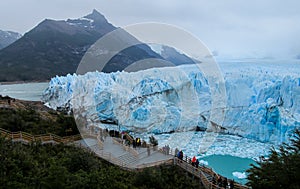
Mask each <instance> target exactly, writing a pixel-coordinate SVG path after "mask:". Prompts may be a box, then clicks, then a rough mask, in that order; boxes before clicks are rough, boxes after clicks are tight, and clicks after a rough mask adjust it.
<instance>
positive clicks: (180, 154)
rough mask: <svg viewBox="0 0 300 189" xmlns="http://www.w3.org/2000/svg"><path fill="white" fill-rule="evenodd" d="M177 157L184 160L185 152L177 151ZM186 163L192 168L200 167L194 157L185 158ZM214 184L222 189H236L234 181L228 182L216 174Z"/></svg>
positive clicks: (213, 179)
mask: <svg viewBox="0 0 300 189" xmlns="http://www.w3.org/2000/svg"><path fill="white" fill-rule="evenodd" d="M175 154H176V157H177V158H178V159H180V160H183V151H182V150H180V151H179V150H178V149H177V148H176V149H175ZM185 161H186V163H189V164H191V165H192V166H194V167H196V168H198V167H199V160H198V159H197V158H196V156H194V157H193V158H192V159H191V158H189V157H187V156H186V158H185ZM212 183H213V184H214V185H217V186H218V187H220V188H225V189H227V188H228V189H233V188H234V180H228V179H227V178H226V177H222V176H220V175H217V174H214V175H213V178H212Z"/></svg>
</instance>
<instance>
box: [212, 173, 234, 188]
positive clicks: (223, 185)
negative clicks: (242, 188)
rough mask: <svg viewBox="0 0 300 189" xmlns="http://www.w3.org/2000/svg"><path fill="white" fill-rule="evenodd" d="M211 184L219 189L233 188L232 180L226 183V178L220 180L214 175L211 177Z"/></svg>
mask: <svg viewBox="0 0 300 189" xmlns="http://www.w3.org/2000/svg"><path fill="white" fill-rule="evenodd" d="M212 183H213V184H214V185H217V186H219V187H221V188H230V189H232V188H234V181H233V180H230V181H228V180H227V178H226V177H223V178H222V177H221V176H220V175H216V174H215V175H214V176H213V180H212Z"/></svg>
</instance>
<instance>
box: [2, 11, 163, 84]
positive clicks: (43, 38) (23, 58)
mask: <svg viewBox="0 0 300 189" xmlns="http://www.w3.org/2000/svg"><path fill="white" fill-rule="evenodd" d="M115 29H116V27H115V26H113V25H112V24H110V23H109V22H108V21H107V20H106V19H105V17H104V16H103V15H102V14H100V13H99V12H97V11H96V10H93V12H92V13H91V14H89V15H87V16H84V17H82V18H79V19H68V20H59V21H56V20H50V19H45V20H44V21H42V22H41V23H39V24H38V25H37V26H36V27H35V28H33V29H32V30H31V31H29V32H28V33H26V34H25V35H24V36H23V37H22V38H20V39H19V40H18V41H16V42H15V43H13V44H11V45H10V46H8V47H7V48H5V49H3V50H1V51H0V67H1V70H0V81H45V80H49V79H50V78H51V77H54V76H56V75H66V74H68V73H74V72H76V69H77V66H78V64H79V62H80V60H81V59H82V57H83V55H84V54H85V52H86V51H87V49H88V48H89V47H90V46H91V45H92V44H93V43H94V42H96V41H97V40H98V39H99V38H100V37H102V36H103V35H105V34H106V33H108V32H111V31H113V30H115ZM123 40H126V39H123ZM152 57H160V56H159V55H157V54H156V53H154V52H153V51H152V50H151V49H150V48H149V47H148V46H145V45H140V46H134V47H131V48H128V49H125V50H124V51H122V52H121V53H119V54H118V55H116V56H115V57H113V59H112V60H111V61H110V62H109V64H108V65H106V67H105V70H104V71H106V72H111V71H117V70H122V69H123V68H124V67H126V66H128V65H129V64H130V63H132V62H134V61H136V60H138V59H141V58H152ZM110 63H111V64H110ZM116 63H118V64H117V66H116Z"/></svg>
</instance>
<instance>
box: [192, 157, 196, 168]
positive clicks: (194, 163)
mask: <svg viewBox="0 0 300 189" xmlns="http://www.w3.org/2000/svg"><path fill="white" fill-rule="evenodd" d="M195 165H196V156H194V157H193V159H192V166H195Z"/></svg>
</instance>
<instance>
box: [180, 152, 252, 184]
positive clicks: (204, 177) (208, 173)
mask: <svg viewBox="0 0 300 189" xmlns="http://www.w3.org/2000/svg"><path fill="white" fill-rule="evenodd" d="M174 164H175V165H177V166H179V167H181V168H182V169H184V170H186V171H187V172H189V173H191V174H192V175H194V176H195V177H197V178H199V179H200V180H201V183H202V184H203V186H204V187H205V188H206V189H223V188H224V187H220V186H218V185H216V184H214V183H213V182H212V181H211V180H209V177H210V178H213V177H214V176H217V175H218V174H217V173H216V172H214V171H213V170H212V169H211V168H208V167H205V166H202V165H200V166H199V167H198V168H196V167H194V166H193V165H191V164H190V163H188V162H186V161H184V160H180V159H178V158H177V157H174ZM219 176H220V175H219ZM222 179H224V178H222ZM229 181H230V180H229ZM234 188H235V189H249V187H247V186H244V185H241V184H239V183H236V182H234Z"/></svg>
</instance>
